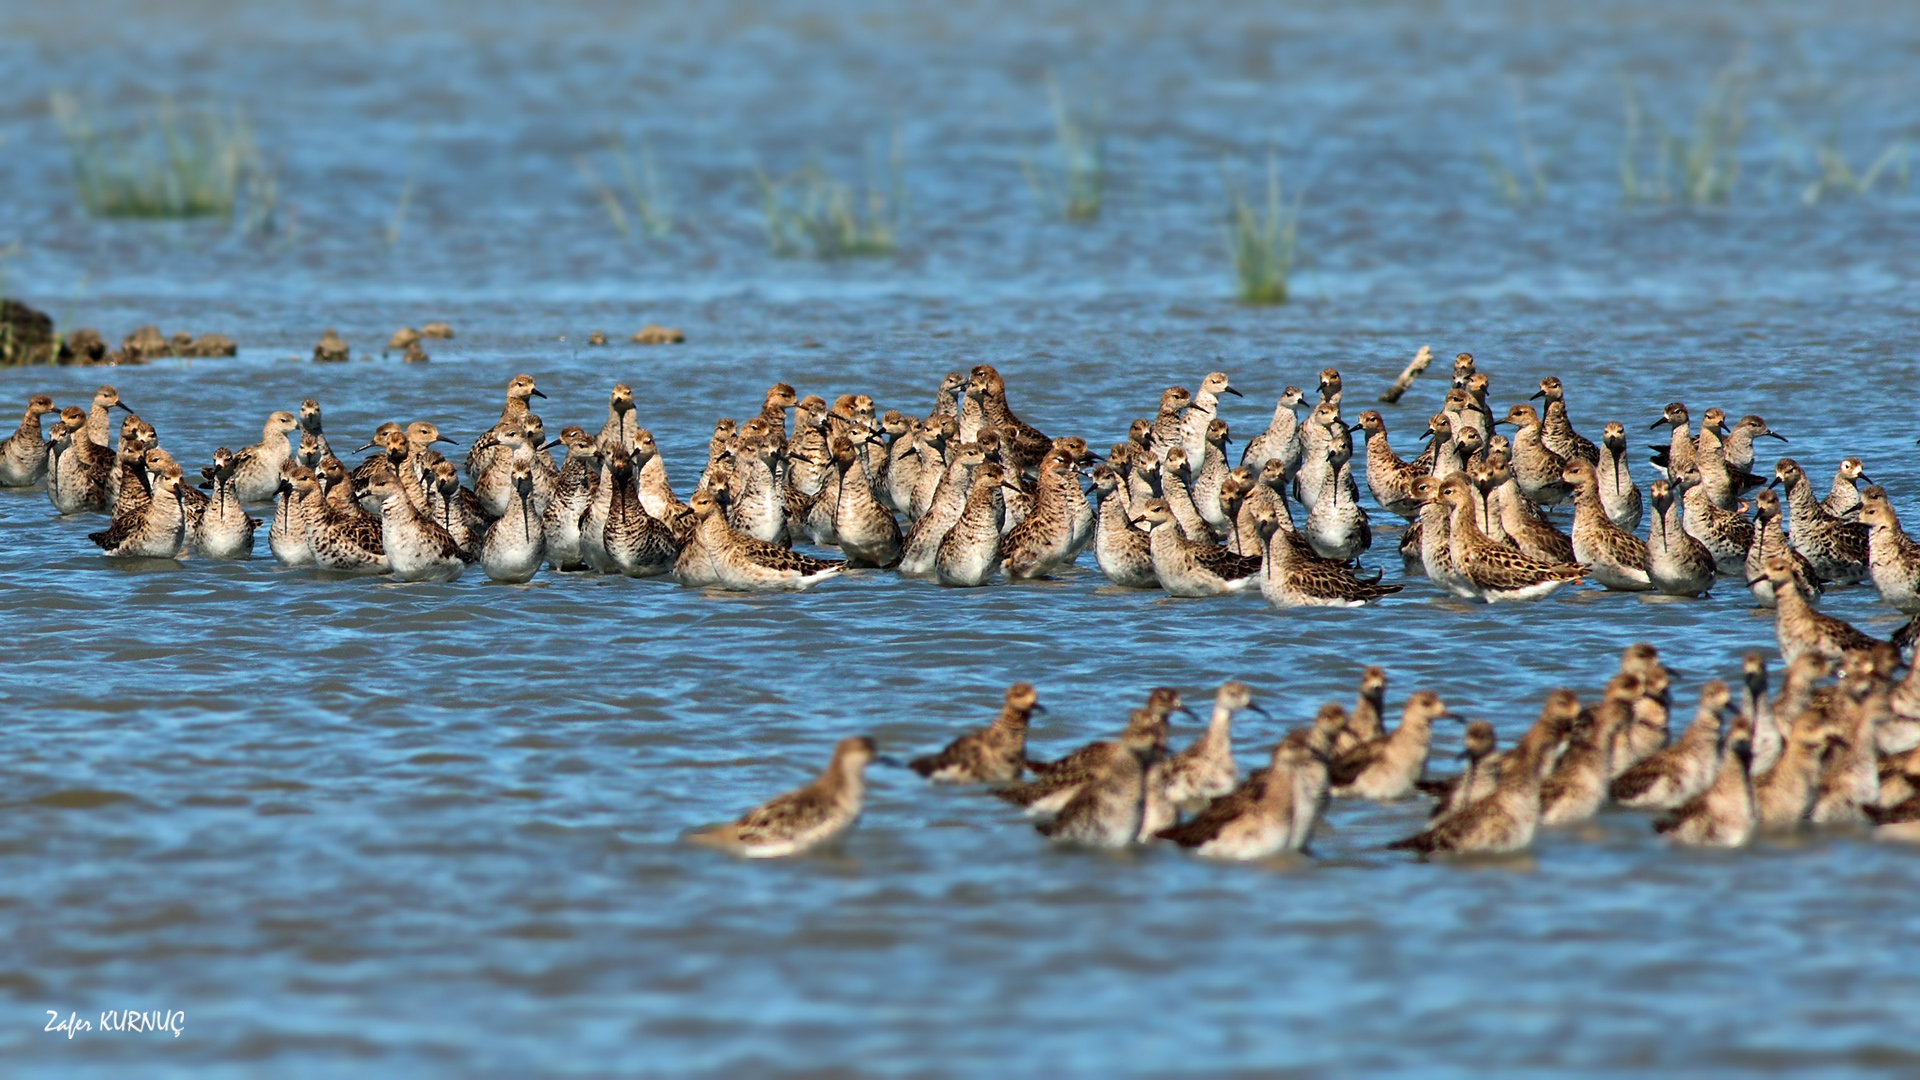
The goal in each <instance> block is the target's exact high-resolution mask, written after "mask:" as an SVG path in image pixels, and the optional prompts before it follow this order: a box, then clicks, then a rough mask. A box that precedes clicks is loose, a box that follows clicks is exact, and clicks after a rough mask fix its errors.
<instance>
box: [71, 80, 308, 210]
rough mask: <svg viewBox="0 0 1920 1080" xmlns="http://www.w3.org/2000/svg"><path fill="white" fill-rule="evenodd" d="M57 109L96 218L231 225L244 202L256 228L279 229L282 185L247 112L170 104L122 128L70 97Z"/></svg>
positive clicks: (81, 190) (79, 185)
mask: <svg viewBox="0 0 1920 1080" xmlns="http://www.w3.org/2000/svg"><path fill="white" fill-rule="evenodd" d="M52 107H53V117H54V120H55V122H56V123H58V124H59V126H60V134H61V136H62V138H63V139H65V141H66V144H67V154H68V157H69V159H70V160H71V162H72V165H73V182H74V189H75V191H76V192H77V193H78V195H79V197H80V203H81V205H82V206H84V207H85V208H86V210H87V212H88V213H89V214H92V215H93V216H95V217H107V218H153V219H180V218H202V217H219V218H226V219H228V220H231V219H232V218H233V214H234V208H235V206H236V204H238V203H240V202H241V201H242V200H243V199H244V201H245V203H246V205H247V207H248V214H247V219H246V220H247V224H248V226H249V227H250V228H257V227H264V226H265V225H268V224H270V223H271V220H272V215H273V208H274V200H275V197H276V192H277V188H276V185H275V182H274V177H273V174H272V172H271V171H270V170H268V169H267V168H266V166H265V165H264V164H263V163H262V161H261V158H260V155H259V152H258V151H257V150H256V149H255V147H254V143H253V136H252V133H251V132H250V131H249V130H248V128H247V124H246V121H245V120H244V119H243V118H242V117H241V115H240V113H239V110H237V109H219V108H215V107H212V106H205V107H199V108H193V109H182V108H180V107H179V106H177V105H175V104H174V103H173V102H172V101H170V100H162V101H161V102H159V103H158V104H157V105H156V106H154V108H153V110H152V112H151V114H150V115H146V116H142V117H140V118H138V119H137V120H135V121H134V122H133V123H132V124H131V125H126V126H121V127H117V128H116V127H111V126H108V125H106V124H103V123H102V122H100V121H99V120H97V119H96V118H95V116H94V115H93V114H92V112H91V111H90V110H89V109H88V108H87V107H86V106H84V105H82V104H81V102H80V100H79V99H78V98H76V97H74V96H73V95H72V94H69V93H65V92H55V93H54V94H53V95H52Z"/></svg>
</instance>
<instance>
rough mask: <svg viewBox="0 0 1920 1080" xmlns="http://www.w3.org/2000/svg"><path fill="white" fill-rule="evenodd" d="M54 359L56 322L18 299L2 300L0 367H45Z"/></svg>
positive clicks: (0, 303)
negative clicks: (42, 365) (41, 365)
mask: <svg viewBox="0 0 1920 1080" xmlns="http://www.w3.org/2000/svg"><path fill="white" fill-rule="evenodd" d="M52 357H53V319H52V318H51V317H50V316H49V315H48V314H47V313H46V312H44V311H40V310H38V309H37V308H32V307H29V306H27V305H26V304H23V303H21V302H20V301H18V300H0V366H11V365H14V364H44V363H46V362H47V361H48V360H50V359H51V358H52Z"/></svg>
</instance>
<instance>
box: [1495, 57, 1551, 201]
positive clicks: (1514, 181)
mask: <svg viewBox="0 0 1920 1080" xmlns="http://www.w3.org/2000/svg"><path fill="white" fill-rule="evenodd" d="M1512 90H1513V126H1514V133H1515V136H1516V138H1517V140H1518V142H1519V144H1520V168H1521V170H1522V171H1523V172H1524V173H1525V175H1526V183H1525V184H1522V183H1521V180H1520V176H1519V175H1516V174H1515V172H1514V171H1513V170H1512V169H1511V168H1509V167H1508V166H1507V163H1506V162H1505V161H1504V160H1502V159H1501V157H1500V156H1499V155H1498V154H1495V153H1494V152H1493V151H1492V150H1490V149H1488V148H1487V147H1486V146H1485V145H1482V146H1481V147H1480V164H1481V165H1482V166H1484V167H1485V168H1486V170H1487V179H1488V180H1489V181H1491V182H1492V184H1493V190H1494V194H1495V195H1497V196H1498V197H1499V199H1500V201H1502V202H1504V203H1506V204H1508V205H1509V206H1525V205H1528V204H1538V203H1543V202H1546V201H1547V172H1546V169H1545V168H1544V167H1543V166H1542V165H1541V163H1540V156H1539V154H1538V153H1537V152H1536V151H1535V150H1534V146H1533V138H1532V136H1530V135H1529V134H1528V133H1527V111H1526V101H1525V99H1524V98H1523V97H1522V96H1521V91H1520V82H1519V80H1517V79H1516V80H1514V82H1513V84H1512Z"/></svg>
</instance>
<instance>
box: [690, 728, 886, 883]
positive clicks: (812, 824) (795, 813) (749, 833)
mask: <svg viewBox="0 0 1920 1080" xmlns="http://www.w3.org/2000/svg"><path fill="white" fill-rule="evenodd" d="M877 755H878V750H877V749H876V747H875V746H874V742H873V740H872V739H870V738H867V737H866V736H864V735H857V736H854V737H852V738H847V739H842V740H840V742H839V743H838V744H837V745H836V746H835V747H834V748H833V759H832V760H831V761H829V762H828V763H827V768H826V771H824V772H822V773H821V774H820V776H819V777H818V778H817V779H815V780H814V781H813V782H812V783H810V784H807V785H806V786H804V787H800V788H796V789H794V790H793V791H789V792H787V793H786V794H784V795H781V796H779V797H777V798H774V799H770V800H768V801H767V802H764V803H761V804H760V805H759V806H756V807H754V808H753V809H751V810H749V811H747V812H746V813H745V814H742V815H740V817H739V818H737V819H735V820H733V821H730V822H727V823H726V824H724V825H713V826H709V827H708V828H705V829H699V830H696V831H694V832H691V833H688V834H687V837H686V839H687V841H688V842H689V843H693V844H698V845H700V846H702V847H711V848H717V849H719V850H721V851H726V852H730V853H732V854H735V855H744V856H746V857H747V858H750V859H777V858H782V857H785V856H788V855H798V854H801V853H803V852H807V851H811V850H813V849H815V848H818V847H821V846H823V845H825V844H830V843H832V842H833V841H835V840H838V839H840V837H842V836H844V835H845V834H846V832H847V830H849V829H851V828H853V826H854V823H855V822H857V821H859V820H860V811H861V809H862V808H863V807H864V805H865V802H866V795H867V785H866V770H867V766H868V765H870V764H872V763H873V761H874V760H875V759H876V757H877Z"/></svg>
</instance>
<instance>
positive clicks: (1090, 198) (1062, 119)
mask: <svg viewBox="0 0 1920 1080" xmlns="http://www.w3.org/2000/svg"><path fill="white" fill-rule="evenodd" d="M1047 98H1048V100H1049V102H1051V104H1052V106H1053V132H1054V146H1053V156H1052V160H1051V161H1047V162H1037V161H1035V160H1034V158H1033V156H1031V155H1030V156H1027V157H1023V158H1022V159H1021V161H1020V168H1021V170H1022V171H1024V172H1025V173H1026V176H1027V186H1028V187H1029V188H1031V189H1032V190H1033V197H1034V198H1035V199H1036V200H1037V201H1038V202H1039V203H1040V208H1041V210H1042V211H1043V212H1045V213H1046V214H1048V215H1049V216H1057V217H1060V218H1062V219H1063V220H1066V221H1093V220H1095V219H1096V218H1098V217H1099V216H1100V208H1101V206H1102V205H1103V203H1104V201H1105V197H1106V187H1107V139H1106V123H1105V117H1104V115H1103V114H1102V112H1101V111H1100V110H1095V112H1094V114H1093V116H1092V117H1091V118H1090V119H1083V118H1078V117H1076V116H1075V115H1074V114H1073V111H1072V109H1070V108H1069V107H1068V105H1067V100H1066V97H1065V96H1064V95H1063V94H1061V92H1060V84H1059V83H1058V82H1056V81H1055V80H1054V79H1053V78H1052V77H1051V76H1049V77H1048V79H1047Z"/></svg>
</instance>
